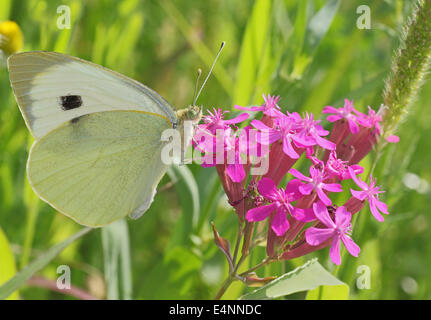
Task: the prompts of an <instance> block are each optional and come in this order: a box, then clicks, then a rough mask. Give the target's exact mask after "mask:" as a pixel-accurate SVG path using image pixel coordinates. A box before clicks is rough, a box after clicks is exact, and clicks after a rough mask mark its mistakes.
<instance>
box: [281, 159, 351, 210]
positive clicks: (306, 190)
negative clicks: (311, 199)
mask: <svg viewBox="0 0 431 320" xmlns="http://www.w3.org/2000/svg"><path fill="white" fill-rule="evenodd" d="M289 173H290V174H291V175H293V176H294V177H296V178H298V179H300V180H303V181H306V182H308V183H307V184H304V185H302V186H300V187H299V192H301V193H302V194H303V195H309V194H310V193H311V192H312V191H313V190H314V191H315V192H316V193H317V196H318V197H319V199H320V200H322V202H323V203H324V204H326V205H327V206H330V205H331V204H332V201H331V199H329V198H328V196H327V195H326V194H325V192H324V190H326V191H330V192H342V191H343V190H342V189H341V185H339V184H338V183H325V182H324V181H325V180H326V179H327V176H326V175H325V174H324V172H323V170H319V169H316V168H314V167H313V166H310V177H306V176H305V175H303V174H302V173H301V172H299V171H298V170H296V169H293V168H292V169H290V170H289Z"/></svg>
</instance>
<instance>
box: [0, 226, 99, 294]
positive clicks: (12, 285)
mask: <svg viewBox="0 0 431 320" xmlns="http://www.w3.org/2000/svg"><path fill="white" fill-rule="evenodd" d="M90 230H92V228H84V229H81V230H80V231H79V232H77V233H75V234H74V235H72V236H70V237H69V238H67V239H66V240H64V241H63V242H61V243H59V244H57V245H56V246H54V247H52V248H51V249H49V250H48V251H46V252H45V253H43V254H42V255H40V256H39V257H38V258H36V260H34V261H33V262H31V263H30V264H28V265H27V266H26V267H24V268H23V269H22V270H21V271H20V272H18V273H17V274H16V275H15V276H14V277H13V278H12V279H10V280H9V281H8V282H6V283H5V284H3V285H2V286H1V287H0V299H5V298H7V297H8V296H10V295H11V294H12V292H14V291H15V290H17V289H18V288H20V287H21V286H23V285H24V284H25V283H26V282H27V280H28V279H30V278H31V276H32V275H33V274H35V273H36V272H38V271H39V270H41V269H43V268H44V267H45V266H46V265H47V264H48V263H49V262H50V261H51V260H53V259H54V258H55V257H56V256H57V255H58V254H59V253H60V252H61V251H63V249H64V248H66V247H67V246H68V245H69V244H71V243H72V242H74V241H75V240H77V239H79V238H81V237H82V236H83V235H85V234H86V233H88V232H89V231H90Z"/></svg>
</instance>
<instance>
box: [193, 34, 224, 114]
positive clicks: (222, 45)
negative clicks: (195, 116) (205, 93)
mask: <svg viewBox="0 0 431 320" xmlns="http://www.w3.org/2000/svg"><path fill="white" fill-rule="evenodd" d="M224 45H225V42H224V41H223V42H222V43H221V46H220V49H219V51H218V53H217V55H216V57H215V59H214V62H213V65H212V66H211V69H210V72H208V75H207V77H206V78H205V81H204V83H203V84H202V86H201V88H200V89H199V92H198V94H197V96H196V97H195V99H194V101H193V105H196V101H197V100H198V98H199V95H200V94H201V91H202V89H203V88H204V86H205V84H206V83H207V81H208V78H209V77H210V75H211V73H212V71H213V68H214V65H215V63H216V62H217V59H218V57H219V56H220V53H221V52H222V50H223V47H224Z"/></svg>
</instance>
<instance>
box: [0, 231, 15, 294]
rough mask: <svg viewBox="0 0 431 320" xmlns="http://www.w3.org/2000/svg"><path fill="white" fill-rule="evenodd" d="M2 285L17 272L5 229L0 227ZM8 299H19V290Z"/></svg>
mask: <svg viewBox="0 0 431 320" xmlns="http://www.w3.org/2000/svg"><path fill="white" fill-rule="evenodd" d="M0 261H1V263H0V285H1V284H3V283H5V282H6V281H7V280H9V279H10V278H12V277H13V276H14V275H15V273H16V265H15V258H14V256H13V253H12V250H11V249H10V246H9V241H8V240H7V238H6V235H5V234H4V232H3V230H2V229H1V228H0ZM7 299H11V300H12V299H13V300H16V299H18V291H15V292H13V293H12V294H11V295H10V296H9V297H7Z"/></svg>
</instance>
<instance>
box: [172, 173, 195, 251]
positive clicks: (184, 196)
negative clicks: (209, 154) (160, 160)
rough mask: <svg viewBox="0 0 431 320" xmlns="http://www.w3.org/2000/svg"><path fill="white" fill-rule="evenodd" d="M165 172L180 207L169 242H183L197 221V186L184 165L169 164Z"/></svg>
mask: <svg viewBox="0 0 431 320" xmlns="http://www.w3.org/2000/svg"><path fill="white" fill-rule="evenodd" d="M167 173H168V175H169V177H170V178H171V180H172V182H173V183H174V185H175V190H176V191H177V194H178V197H179V199H180V203H181V209H182V210H181V211H182V214H181V217H180V219H179V221H178V223H177V228H175V234H174V237H173V238H172V239H173V240H172V241H171V243H173V244H176V245H177V244H185V243H186V242H187V240H188V239H189V237H190V234H191V233H192V232H193V230H194V229H195V228H196V227H197V224H198V221H199V214H200V200H199V188H198V185H197V183H196V180H195V178H194V176H193V174H192V173H191V171H190V169H189V168H187V166H185V165H181V166H178V165H174V166H171V167H170V168H169V169H168V172H167Z"/></svg>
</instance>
